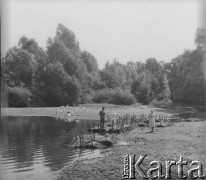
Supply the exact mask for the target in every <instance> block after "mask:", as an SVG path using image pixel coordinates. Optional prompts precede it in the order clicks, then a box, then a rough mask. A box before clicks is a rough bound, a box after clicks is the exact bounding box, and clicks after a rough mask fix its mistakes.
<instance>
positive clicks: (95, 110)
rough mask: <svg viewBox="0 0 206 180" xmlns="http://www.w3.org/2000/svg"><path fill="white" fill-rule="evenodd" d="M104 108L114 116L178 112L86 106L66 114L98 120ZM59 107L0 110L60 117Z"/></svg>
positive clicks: (106, 105) (10, 113)
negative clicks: (152, 112)
mask: <svg viewBox="0 0 206 180" xmlns="http://www.w3.org/2000/svg"><path fill="white" fill-rule="evenodd" d="M102 106H105V112H106V113H108V112H112V113H116V114H119V115H120V114H126V113H129V114H140V113H144V114H149V113H150V112H151V110H154V112H155V113H156V114H158V115H165V116H168V115H171V114H175V113H177V112H178V111H175V110H165V109H160V108H154V107H151V106H146V105H140V104H138V105H134V106H117V105H110V104H86V105H80V106H78V107H67V108H65V110H66V111H67V112H73V113H75V114H78V115H79V119H95V120H99V111H100V110H101V107H102ZM60 111H61V107H35V108H31V107H29V108H1V115H2V116H51V117H58V116H60Z"/></svg>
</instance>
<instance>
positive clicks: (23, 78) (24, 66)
mask: <svg viewBox="0 0 206 180" xmlns="http://www.w3.org/2000/svg"><path fill="white" fill-rule="evenodd" d="M36 69H37V62H36V61H35V59H34V56H33V55H32V54H30V53H29V52H27V51H26V50H22V49H18V48H12V49H10V50H9V51H8V52H7V54H6V56H5V73H6V76H8V78H9V79H10V82H9V83H11V84H9V85H14V86H25V87H28V88H31V86H32V83H33V81H34V76H35V72H36Z"/></svg>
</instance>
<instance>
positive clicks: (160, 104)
mask: <svg viewBox="0 0 206 180" xmlns="http://www.w3.org/2000/svg"><path fill="white" fill-rule="evenodd" d="M151 105H153V106H155V107H159V108H171V107H172V101H171V100H170V99H169V98H165V99H163V100H161V101H158V100H156V99H154V100H152V102H151Z"/></svg>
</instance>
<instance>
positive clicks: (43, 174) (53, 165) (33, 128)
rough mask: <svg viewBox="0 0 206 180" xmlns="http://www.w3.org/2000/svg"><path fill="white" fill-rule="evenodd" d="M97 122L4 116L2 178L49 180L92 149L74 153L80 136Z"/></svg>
mask: <svg viewBox="0 0 206 180" xmlns="http://www.w3.org/2000/svg"><path fill="white" fill-rule="evenodd" d="M89 124H96V122H95V121H86V120H83V121H79V122H77V121H70V122H69V121H65V120H63V119H56V118H52V117H1V121H0V161H1V167H0V168H1V175H0V179H4V180H6V179H9V180H11V179H49V178H50V176H51V175H52V173H51V172H55V171H58V170H60V169H61V168H63V167H64V166H65V165H66V164H67V163H68V162H71V161H72V160H73V159H75V158H77V157H79V156H80V154H82V155H86V154H91V153H92V152H91V151H89V150H84V151H83V152H81V151H80V150H75V149H74V148H73V147H72V146H67V147H66V148H65V146H63V144H65V142H66V143H67V144H70V143H72V139H73V138H74V137H75V135H76V134H77V133H79V132H80V131H83V132H84V133H86V132H87V127H88V125H89Z"/></svg>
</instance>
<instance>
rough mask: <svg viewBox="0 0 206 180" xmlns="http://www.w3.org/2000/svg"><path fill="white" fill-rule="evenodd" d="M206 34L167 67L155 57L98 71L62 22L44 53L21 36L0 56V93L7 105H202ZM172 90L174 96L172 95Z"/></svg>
mask: <svg viewBox="0 0 206 180" xmlns="http://www.w3.org/2000/svg"><path fill="white" fill-rule="evenodd" d="M204 34H205V30H204V29H202V28H200V29H198V31H197V34H196V39H195V42H196V43H197V49H195V50H193V51H185V52H184V53H183V54H182V55H180V56H178V57H177V58H175V59H173V60H172V61H171V62H170V63H167V64H164V63H163V62H159V61H157V60H156V59H155V58H149V59H147V60H146V61H145V62H139V61H137V62H132V61H130V62H128V63H127V64H121V63H119V62H118V61H117V60H113V62H111V63H109V62H107V63H106V64H105V67H104V68H103V69H102V70H100V69H99V68H98V62H97V59H96V58H95V57H94V56H93V55H92V54H91V53H89V52H87V51H82V50H81V49H80V47H79V42H78V41H77V39H76V37H75V34H74V33H73V32H72V31H71V30H69V29H68V28H67V27H65V26H64V25H62V24H59V25H58V27H57V30H56V35H55V36H54V37H53V38H48V42H47V47H46V50H44V49H43V48H41V47H40V46H39V45H38V43H37V42H36V41H35V40H34V39H29V38H27V37H22V38H20V40H19V42H18V45H17V46H15V47H12V48H11V49H9V50H8V52H7V53H6V55H5V57H1V91H2V93H1V94H2V97H3V98H4V100H5V101H7V102H8V106H12V107H24V106H60V105H67V104H68V105H76V104H78V103H88V102H96V103H102V102H105V103H113V104H132V103H135V102H141V103H145V104H149V103H150V102H153V103H157V102H165V103H166V104H171V100H170V97H172V100H173V101H174V102H182V103H199V104H203V103H204V99H203V98H202V97H203V94H204V92H205V87H204V76H203V70H202V69H201V68H202V67H204V65H203V63H204V52H205V51H204V48H203V47H204V44H205V40H203V36H204ZM170 90H171V92H170Z"/></svg>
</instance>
